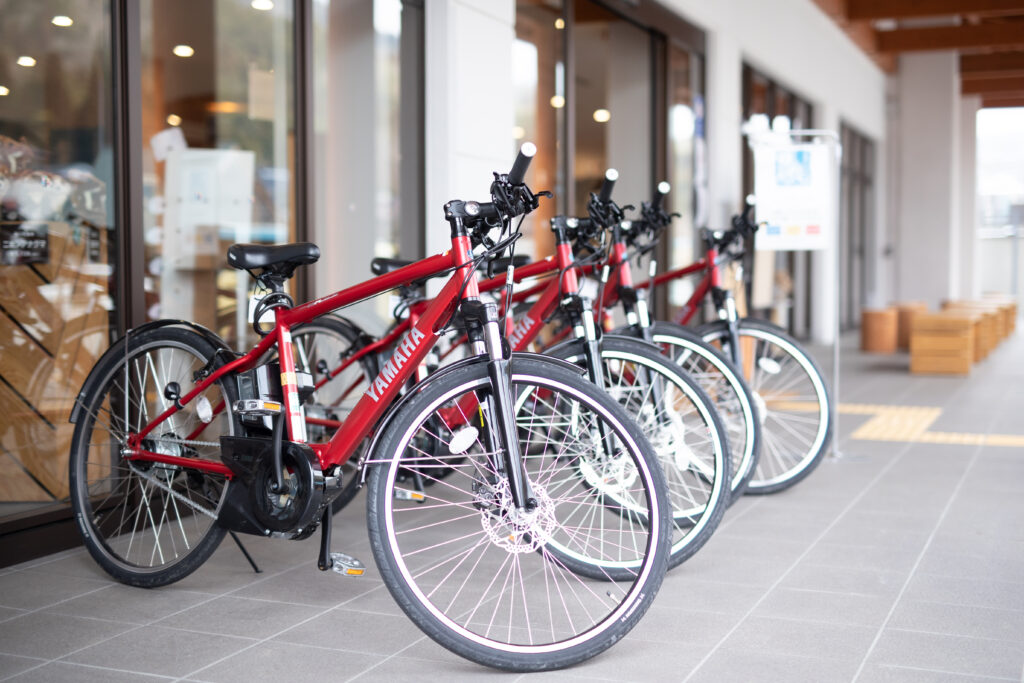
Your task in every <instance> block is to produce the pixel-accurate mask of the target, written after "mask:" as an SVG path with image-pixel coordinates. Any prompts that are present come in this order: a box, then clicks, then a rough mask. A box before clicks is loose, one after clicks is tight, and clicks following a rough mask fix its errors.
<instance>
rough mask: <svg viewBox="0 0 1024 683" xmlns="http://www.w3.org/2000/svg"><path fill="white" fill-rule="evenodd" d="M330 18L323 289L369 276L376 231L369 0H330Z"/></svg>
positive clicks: (319, 275) (320, 239) (320, 233)
mask: <svg viewBox="0 0 1024 683" xmlns="http://www.w3.org/2000/svg"><path fill="white" fill-rule="evenodd" d="M328 11H329V15H328V19H327V21H328V24H327V92H326V93H318V95H321V96H323V95H326V97H327V115H328V117H329V118H330V121H329V124H328V125H327V127H326V140H325V143H326V149H325V151H324V155H323V156H324V164H325V171H326V172H325V178H326V183H327V184H326V186H325V187H324V190H323V197H324V206H325V208H326V211H325V214H324V216H323V224H322V225H321V226H316V227H315V228H314V230H316V233H317V234H316V239H315V241H316V243H317V244H318V245H319V246H320V251H321V253H322V254H323V255H322V256H321V264H322V265H320V266H319V267H317V268H316V293H317V294H318V295H320V294H327V293H330V292H334V291H337V290H339V289H341V288H342V287H346V286H349V285H353V284H356V283H358V282H361V281H363V280H366V279H368V278H369V277H371V275H372V274H371V273H370V267H369V263H370V260H371V259H372V258H373V257H374V242H375V240H376V237H377V229H376V228H377V226H376V212H375V210H374V200H375V198H376V193H375V187H374V180H375V178H376V177H377V173H376V168H375V167H376V160H377V155H376V153H375V150H374V135H373V131H374V130H376V124H375V121H376V111H375V103H376V99H377V98H376V97H375V96H374V84H375V82H376V80H375V78H374V67H375V65H374V28H373V4H372V3H368V2H362V0H332V2H331V3H330V9H329V10H328Z"/></svg>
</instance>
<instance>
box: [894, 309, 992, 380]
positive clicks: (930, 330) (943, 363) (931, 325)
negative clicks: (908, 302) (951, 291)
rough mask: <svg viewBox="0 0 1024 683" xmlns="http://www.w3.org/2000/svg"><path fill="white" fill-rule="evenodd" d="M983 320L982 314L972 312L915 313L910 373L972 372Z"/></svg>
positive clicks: (945, 373) (911, 333)
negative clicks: (976, 338) (975, 339)
mask: <svg viewBox="0 0 1024 683" xmlns="http://www.w3.org/2000/svg"><path fill="white" fill-rule="evenodd" d="M980 321H981V317H980V316H978V315H976V314H973V313H959V312H958V313H951V312H946V311H943V312H941V313H918V314H916V315H915V316H914V321H913V325H912V327H911V332H910V372H912V373H914V374H944V375H966V374H969V373H970V371H971V364H972V363H973V362H974V358H975V349H974V336H975V332H976V330H977V329H978V325H979V323H980Z"/></svg>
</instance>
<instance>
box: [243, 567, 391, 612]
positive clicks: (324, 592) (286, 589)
mask: <svg viewBox="0 0 1024 683" xmlns="http://www.w3.org/2000/svg"><path fill="white" fill-rule="evenodd" d="M368 559H370V558H364V559H363V562H364V563H365V562H366V561H367V560H368ZM377 577H378V575H377V568H376V566H375V565H374V564H373V561H372V560H370V561H369V564H367V572H366V575H364V576H361V577H357V578H354V577H345V576H341V575H339V574H335V573H334V572H322V571H320V570H319V569H317V568H316V564H308V565H306V564H304V565H302V566H300V567H296V568H294V569H290V570H288V571H285V572H281V573H279V574H277V575H274V576H269V577H267V578H264V579H260V580H257V581H256V582H251V583H249V584H248V585H244V586H242V587H241V588H239V589H238V590H237V591H235V593H234V594H235V595H238V596H239V597H244V598H257V599H260V600H275V601H278V602H287V603H292V604H297V605H310V606H314V607H334V606H336V605H340V604H342V603H345V602H348V601H350V600H352V599H354V598H356V597H358V596H360V595H363V594H365V593H367V592H368V591H370V590H371V589H373V588H375V587H377V586H379V585H381V584H380V581H379V579H378V578H377Z"/></svg>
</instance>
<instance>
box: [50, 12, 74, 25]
mask: <svg viewBox="0 0 1024 683" xmlns="http://www.w3.org/2000/svg"><path fill="white" fill-rule="evenodd" d="M50 23H51V24H53V25H54V26H60V27H63V28H67V27H68V26H71V24H73V23H75V22H74V20H73V19H72V18H71V17H69V16H67V15H64V14H58V15H57V16H55V17H54V18H53V19H50Z"/></svg>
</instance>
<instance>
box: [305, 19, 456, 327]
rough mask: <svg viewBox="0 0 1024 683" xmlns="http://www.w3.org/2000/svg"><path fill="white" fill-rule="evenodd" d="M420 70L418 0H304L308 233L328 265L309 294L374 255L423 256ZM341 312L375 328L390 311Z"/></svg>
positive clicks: (336, 284) (375, 303) (358, 277)
mask: <svg viewBox="0 0 1024 683" xmlns="http://www.w3.org/2000/svg"><path fill="white" fill-rule="evenodd" d="M422 68H423V2H422V0H372V1H366V2H362V1H360V2H353V1H351V0H313V75H312V77H313V93H312V98H313V105H314V119H315V123H314V143H313V157H314V163H315V167H316V172H315V174H314V179H313V183H314V186H313V193H314V197H315V201H316V208H315V214H316V226H317V227H316V229H315V230H314V231H313V232H312V234H313V235H315V236H316V241H317V243H318V244H319V245H320V248H321V250H322V251H323V252H324V253H325V254H329V255H330V259H331V263H332V266H331V268H330V269H329V270H328V269H321V270H319V271H318V275H317V282H316V294H327V293H329V292H331V291H336V290H338V289H340V288H342V287H345V286H349V285H353V284H356V283H358V282H361V281H363V280H366V279H367V278H369V277H371V273H370V269H369V263H370V260H371V259H373V258H374V257H376V256H384V257H399V258H407V259H415V258H419V257H420V256H422V255H423V249H424V247H423V244H424V241H423V233H424V229H425V225H427V223H426V221H425V218H424V215H423V202H424V200H423V76H422ZM432 217H433V218H436V216H432ZM345 314H346V315H349V316H351V317H355V318H356V319H358V320H359V321H360V323H361V324H363V325H364V326H366V327H369V328H370V329H380V326H382V325H385V324H386V320H387V318H388V317H389V316H390V314H391V309H390V307H389V305H388V300H387V298H386V297H378V298H376V299H374V300H372V301H370V302H367V303H365V304H361V305H359V306H357V307H355V308H353V309H348V310H347V311H346V313H345Z"/></svg>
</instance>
